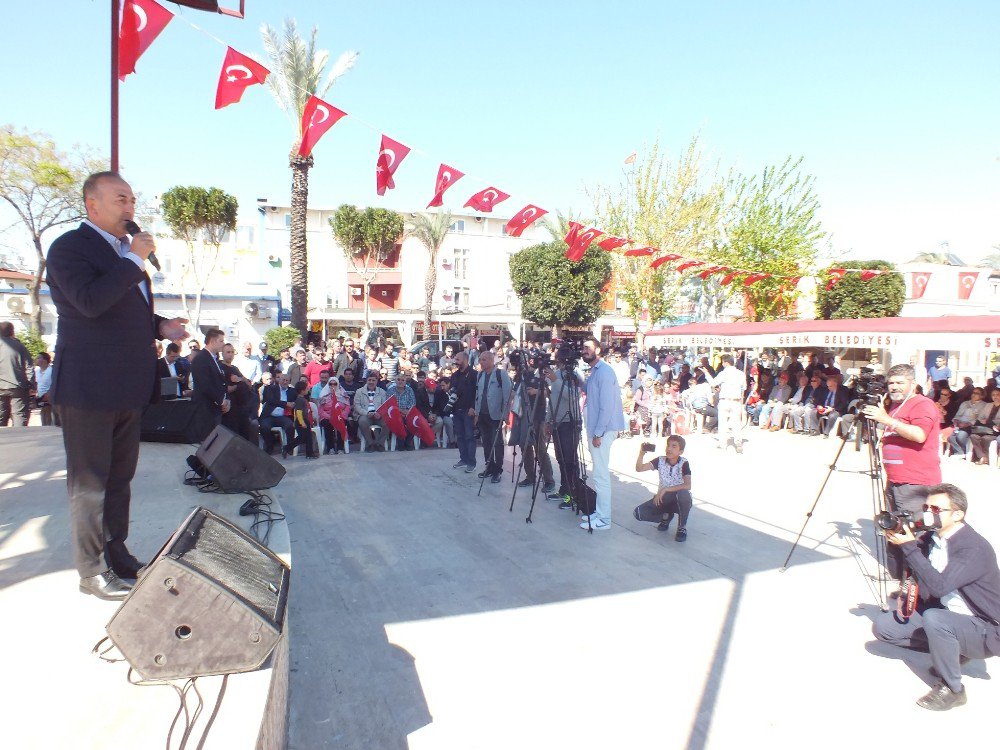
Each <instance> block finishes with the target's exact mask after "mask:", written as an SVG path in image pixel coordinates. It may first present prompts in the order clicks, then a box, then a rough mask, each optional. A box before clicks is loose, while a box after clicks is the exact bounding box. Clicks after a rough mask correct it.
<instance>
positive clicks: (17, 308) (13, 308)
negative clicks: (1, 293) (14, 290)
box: [7, 297, 24, 315]
mask: <svg viewBox="0 0 1000 750" xmlns="http://www.w3.org/2000/svg"><path fill="white" fill-rule="evenodd" d="M7 310H9V311H10V312H12V313H14V314H15V315H17V314H19V313H23V312H24V300H23V299H21V298H20V297H8V298H7Z"/></svg>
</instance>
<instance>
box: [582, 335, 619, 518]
mask: <svg viewBox="0 0 1000 750" xmlns="http://www.w3.org/2000/svg"><path fill="white" fill-rule="evenodd" d="M601 350H602V347H601V342H600V341H598V340H597V339H595V338H593V337H591V338H588V339H586V340H584V342H583V361H584V362H586V363H587V364H588V365H589V366H590V374H589V376H588V377H587V382H586V383H585V384H584V386H583V392H584V393H585V394H587V409H586V415H585V421H586V423H587V438H588V440H589V446H590V459H591V461H592V462H593V464H594V468H593V473H592V476H593V478H594V492H595V493H596V494H597V503H596V509H595V510H594V512H593V513H591V514H590V515H589V516H584V518H583V523H581V524H580V528H581V529H595V530H601V531H603V530H604V529H610V528H611V470H610V467H609V465H608V464H609V461H610V459H611V444H612V443H613V442H614V441H615V436H616V435H617V434H618V433H619V432H620V431H621V430H624V429H625V415H624V413H623V411H622V392H621V389H620V388H619V387H618V378H616V377H615V373H614V370H612V369H611V365H609V364H607V363H606V362H605V361H604V360H603V359H601Z"/></svg>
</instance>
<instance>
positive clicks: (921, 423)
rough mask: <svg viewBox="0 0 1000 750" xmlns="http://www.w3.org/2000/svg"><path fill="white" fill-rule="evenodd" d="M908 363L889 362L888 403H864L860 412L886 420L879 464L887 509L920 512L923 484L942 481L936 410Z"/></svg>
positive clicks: (878, 420) (938, 426)
mask: <svg viewBox="0 0 1000 750" xmlns="http://www.w3.org/2000/svg"><path fill="white" fill-rule="evenodd" d="M915 377H916V376H915V373H914V370H913V367H912V366H911V365H902V364H901V365H894V366H892V367H891V368H889V372H888V373H887V377H886V389H887V391H888V407H889V410H888V411H886V409H885V407H884V404H883V403H877V404H867V405H866V406H865V407H864V410H863V412H864V415H865V417H867V418H868V419H870V420H871V421H873V422H877V423H879V424H882V425H885V432H884V433H883V436H882V464H883V466H884V467H885V475H886V485H885V496H886V500H887V501H888V504H889V509H890V510H907V511H910V512H911V513H920V512H921V509H922V508H923V505H924V497H925V496H926V488H927V487H929V486H933V485H937V484H940V483H941V459H940V456H939V455H938V450H939V448H940V441H939V437H938V435H939V431H940V429H941V428H940V413H939V412H938V408H937V406H936V405H935V403H934V402H933V401H931V400H930V399H929V398H927V397H926V396H921V395H920V394H919V393H917V384H916V382H915Z"/></svg>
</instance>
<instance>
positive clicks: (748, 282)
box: [743, 273, 771, 286]
mask: <svg viewBox="0 0 1000 750" xmlns="http://www.w3.org/2000/svg"><path fill="white" fill-rule="evenodd" d="M769 278H771V274H769V273H752V274H750V275H749V276H747V277H746V278H745V279H743V286H753V285H754V284H756V283H757V282H758V281H761V280H763V279H769Z"/></svg>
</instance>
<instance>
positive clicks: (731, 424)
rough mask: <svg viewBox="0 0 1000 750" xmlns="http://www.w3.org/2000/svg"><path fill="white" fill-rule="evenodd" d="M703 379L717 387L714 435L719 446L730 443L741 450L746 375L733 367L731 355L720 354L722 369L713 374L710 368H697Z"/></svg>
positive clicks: (739, 451)
mask: <svg viewBox="0 0 1000 750" xmlns="http://www.w3.org/2000/svg"><path fill="white" fill-rule="evenodd" d="M698 369H699V370H701V372H702V374H704V376H705V381H706V382H707V383H708V384H709V385H711V386H712V387H713V388H718V389H719V407H718V408H719V431H718V433H717V435H716V437H717V438H718V445H719V447H720V448H725V447H726V446H728V445H729V444H730V443H733V445H734V446H735V447H736V452H737V453H742V452H743V434H742V426H741V424H740V419H741V417H742V412H743V392H744V391H745V390H746V387H747V378H746V375H745V374H744V373H743V372H742V371H740V370H737V369H736V368H735V367H733V355H732V354H723V355H722V369H721V370H720V371H719V374H718V375H715V376H713V375H712V372H711V370H710V369H709V368H708V367H706V366H704V365H702V366H701V367H699V368H698Z"/></svg>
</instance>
